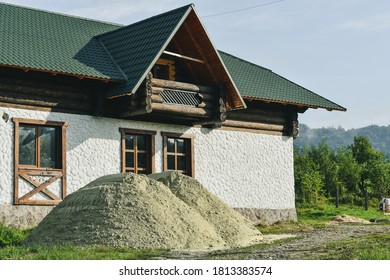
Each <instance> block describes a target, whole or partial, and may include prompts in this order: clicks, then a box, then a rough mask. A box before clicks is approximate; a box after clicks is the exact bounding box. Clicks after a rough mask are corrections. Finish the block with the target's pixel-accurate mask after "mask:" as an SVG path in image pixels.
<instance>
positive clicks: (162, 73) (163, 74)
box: [153, 64, 169, 80]
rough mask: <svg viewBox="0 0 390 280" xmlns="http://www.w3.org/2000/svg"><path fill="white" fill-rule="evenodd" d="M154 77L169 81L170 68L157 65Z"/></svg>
mask: <svg viewBox="0 0 390 280" xmlns="http://www.w3.org/2000/svg"><path fill="white" fill-rule="evenodd" d="M153 72H154V73H153V76H154V77H156V78H158V79H163V80H169V66H168V65H161V64H156V65H155V66H154V71H153Z"/></svg>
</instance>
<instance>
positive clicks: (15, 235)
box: [0, 224, 168, 260]
mask: <svg viewBox="0 0 390 280" xmlns="http://www.w3.org/2000/svg"><path fill="white" fill-rule="evenodd" d="M31 231H32V229H17V228H12V227H7V226H4V225H2V224H0V260H147V259H153V258H159V257H161V256H163V255H165V254H167V253H168V251H167V250H152V249H150V250H136V249H128V248H113V247H104V246H95V247H76V246H71V245H67V246H52V247H45V246H31V247H28V246H23V245H22V242H23V240H24V239H25V238H26V237H27V236H28V235H29V234H30V233H31Z"/></svg>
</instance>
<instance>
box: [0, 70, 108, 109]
mask: <svg viewBox="0 0 390 280" xmlns="http://www.w3.org/2000/svg"><path fill="white" fill-rule="evenodd" d="M8 72H11V73H13V74H15V73H16V74H17V75H8ZM14 72H15V73H14ZM68 79H70V80H72V79H73V80H75V81H76V85H72V84H71V83H69V84H68V81H67V80H68ZM68 79H67V78H62V77H58V76H53V75H50V74H46V73H45V74H42V73H38V74H37V73H35V74H34V73H24V72H22V70H19V69H17V70H14V69H13V70H10V71H6V70H4V69H2V70H1V71H0V106H5V107H17V108H24V109H32V110H42V111H58V112H66V113H79V114H91V115H92V114H94V113H95V112H96V111H95V109H96V108H98V107H99V100H100V99H99V92H96V91H94V90H89V86H88V85H90V84H89V83H88V82H87V83H86V86H85V87H81V86H79V84H80V83H81V81H79V80H77V78H74V77H71V78H68ZM95 83H99V84H102V82H100V81H95ZM87 84H88V85H87ZM92 88H94V87H92ZM93 95H95V96H93Z"/></svg>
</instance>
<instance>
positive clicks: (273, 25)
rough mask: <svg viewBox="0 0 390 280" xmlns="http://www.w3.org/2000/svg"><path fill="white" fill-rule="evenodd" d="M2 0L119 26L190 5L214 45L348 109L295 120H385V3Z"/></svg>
mask: <svg viewBox="0 0 390 280" xmlns="http://www.w3.org/2000/svg"><path fill="white" fill-rule="evenodd" d="M0 1H2V2H6V3H12V4H16V5H22V6H27V7H32V8H38V9H44V10H49V11H53V12H60V13H65V14H70V15H76V16H81V17H86V18H91V19H97V20H102V21H108V22H113V23H119V24H124V25H127V24H131V23H134V22H137V21H139V20H142V19H145V18H148V17H151V16H154V15H157V14H160V13H163V12H166V11H168V10H171V9H175V8H178V7H181V6H184V5H187V4H189V3H191V2H192V3H194V4H195V9H196V11H197V13H198V16H199V17H200V18H201V21H202V23H203V25H204V26H205V28H206V30H207V32H208V34H209V36H210V38H211V40H212V42H213V43H214V45H215V46H216V48H217V49H219V50H222V51H225V52H228V53H231V54H233V55H235V56H238V57H240V58H242V59H245V60H248V61H250V62H253V63H255V64H258V65H261V66H263V67H266V68H268V69H271V70H272V71H273V72H275V73H277V74H279V75H281V76H283V77H285V78H287V79H289V80H291V81H293V82H295V83H297V84H299V85H301V86H303V87H305V88H307V89H309V90H311V91H313V92H315V93H317V94H319V95H321V96H323V97H325V98H327V99H330V100H332V101H333V102H336V103H337V104H339V105H341V106H343V107H345V108H347V112H337V111H332V112H329V111H326V110H323V109H309V110H308V111H306V112H305V113H304V114H302V115H300V116H299V121H300V122H301V123H304V124H307V125H309V126H310V127H311V128H320V127H339V126H341V127H344V128H346V129H350V128H359V127H363V126H367V125H371V124H374V125H384V126H387V125H390V109H389V106H390V69H389V67H390V54H389V52H390V1H388V0H375V1H369V0H315V1H313V0H279V1H277V0H241V1H237V0H234V1H233V0H192V1H191V0H189V1H179V0H146V1H140V0H110V1H107V0H77V1H74V0H0ZM240 10H241V11H240ZM231 11H236V12H231ZM227 12H231V13H227Z"/></svg>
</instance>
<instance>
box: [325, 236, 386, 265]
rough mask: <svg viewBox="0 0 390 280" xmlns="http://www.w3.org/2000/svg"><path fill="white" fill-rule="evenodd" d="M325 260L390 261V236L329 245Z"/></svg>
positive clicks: (344, 241)
mask: <svg viewBox="0 0 390 280" xmlns="http://www.w3.org/2000/svg"><path fill="white" fill-rule="evenodd" d="M327 247H328V249H329V251H328V253H327V256H325V257H324V259H332V260H390V234H374V235H367V236H365V237H360V238H354V239H348V240H345V239H344V240H338V241H335V242H332V243H330V244H328V246H327Z"/></svg>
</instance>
